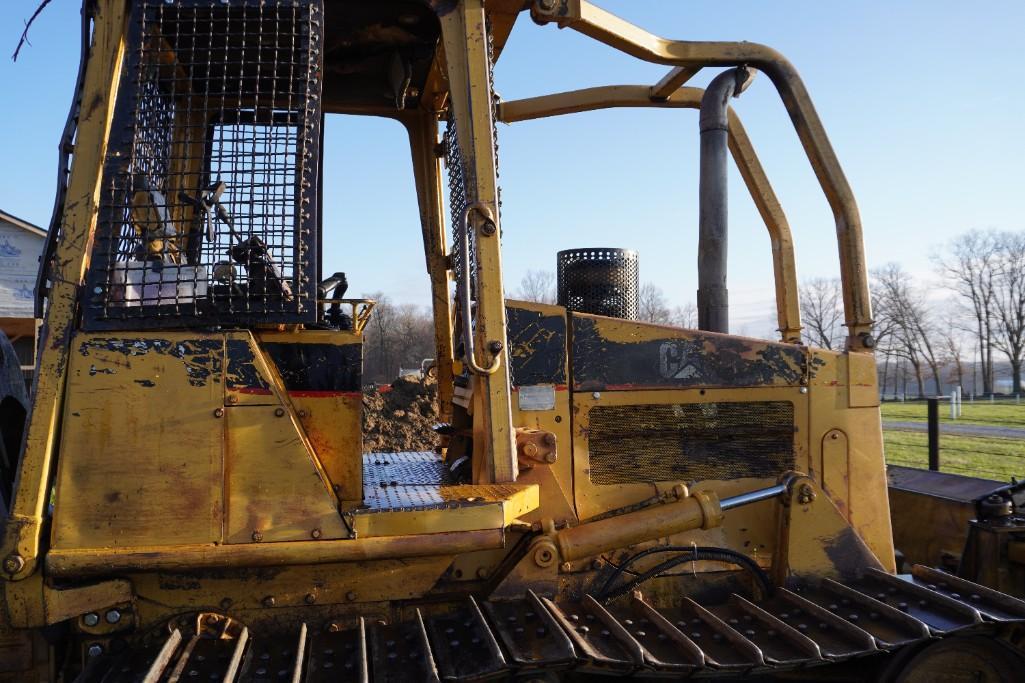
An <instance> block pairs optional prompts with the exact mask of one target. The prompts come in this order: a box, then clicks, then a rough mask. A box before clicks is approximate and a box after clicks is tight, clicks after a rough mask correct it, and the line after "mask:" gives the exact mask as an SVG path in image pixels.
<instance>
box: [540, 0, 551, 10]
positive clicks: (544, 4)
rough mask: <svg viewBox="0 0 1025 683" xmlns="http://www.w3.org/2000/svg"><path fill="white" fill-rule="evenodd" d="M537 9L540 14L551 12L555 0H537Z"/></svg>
mask: <svg viewBox="0 0 1025 683" xmlns="http://www.w3.org/2000/svg"><path fill="white" fill-rule="evenodd" d="M537 8H538V9H539V10H541V11H542V12H551V11H552V10H553V9H555V0H537Z"/></svg>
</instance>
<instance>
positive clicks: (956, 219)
mask: <svg viewBox="0 0 1025 683" xmlns="http://www.w3.org/2000/svg"><path fill="white" fill-rule="evenodd" d="M36 4H37V0H5V1H4V2H3V3H0V52H2V54H3V57H2V58H0V86H2V92H3V93H4V102H3V105H4V106H3V107H0V143H2V144H0V154H2V157H0V159H2V163H0V208H2V209H3V210H4V211H7V212H9V213H13V214H15V215H17V216H19V217H22V218H24V219H26V220H29V221H32V222H35V223H37V224H40V225H46V223H47V222H48V221H49V217H50V207H51V204H52V201H53V187H54V175H55V168H56V144H57V140H58V136H59V134H60V130H61V127H62V126H63V121H64V117H65V115H66V112H67V107H68V104H69V102H70V98H71V94H72V93H71V89H72V86H73V81H74V75H75V68H76V63H77V61H76V60H77V50H78V46H77V42H78V37H77V35H78V29H77V24H78V3H77V2H76V1H75V0H53V1H52V3H51V5H50V6H49V7H48V8H47V9H46V10H45V11H44V13H43V14H42V16H41V17H40V18H39V20H38V21H37V22H36V24H35V25H34V26H33V29H32V33H31V40H32V45H31V46H27V47H26V48H24V50H23V52H22V56H21V58H20V59H19V60H18V62H17V63H12V62H11V61H10V59H9V57H8V55H9V54H10V53H11V52H12V51H13V49H14V45H15V44H16V42H17V38H18V35H19V33H20V31H21V27H22V20H23V19H24V18H26V17H27V16H28V15H29V14H31V12H32V10H33V9H34V8H35V5H36ZM597 4H599V5H601V6H603V7H605V8H607V9H609V10H611V11H613V12H615V13H616V14H619V15H620V16H622V17H624V18H626V19H629V20H631V21H633V22H634V23H637V24H639V25H641V26H644V27H645V28H648V29H649V30H652V31H653V32H656V33H659V34H662V35H665V36H667V37H674V38H681V39H695V40H707V39H723V40H750V41H757V42H762V43H767V44H769V45H772V46H773V47H775V48H777V49H779V50H781V51H782V52H783V53H784V54H786V55H787V56H788V57H789V58H790V60H791V61H792V62H793V63H794V64H795V65H796V66H797V68H798V70H799V71H800V72H801V74H802V76H803V77H804V79H805V82H806V84H807V86H808V89H809V91H810V92H811V95H812V97H813V99H814V101H815V104H816V107H817V108H818V111H819V114H820V115H821V117H822V119H823V121H824V122H825V125H826V128H827V130H828V132H829V134H830V136H831V138H832V141H833V145H834V147H835V148H836V151H837V154H838V155H839V158H840V161H841V163H842V164H843V165H844V168H845V170H846V172H847V175H848V178H849V180H850V182H851V185H852V186H853V188H854V191H855V194H856V196H857V197H858V201H859V205H860V208H861V213H862V219H863V224H864V228H865V241H866V252H867V255H868V259H869V264H870V265H883V264H884V263H886V262H888V261H899V262H901V263H902V264H903V265H904V266H905V267H906V268H907V269H908V270H909V271H910V272H912V273H914V274H915V275H916V276H920V277H922V278H928V277H931V264H930V260H929V258H930V255H931V254H932V253H933V252H934V251H935V250H936V249H937V248H939V247H940V246H941V245H942V244H943V242H944V241H945V240H947V239H949V238H950V237H952V236H954V235H956V234H958V233H959V232H962V231H965V230H967V229H970V228H976V227H978V228H998V229H1009V230H1021V229H1025V219H1023V218H1022V208H1021V201H1022V198H1023V197H1025V192H1022V190H1021V184H1022V172H1021V166H1020V164H1021V159H1022V158H1023V157H1025V135H1023V134H1022V132H1021V130H1020V128H1019V126H1020V123H1021V121H1022V119H1023V118H1025V116H1023V115H1025V94H1023V89H1022V87H1021V85H1020V83H1019V80H1020V78H1019V76H1018V75H1017V72H1016V69H1015V67H1014V64H1016V63H1017V62H1018V54H1017V52H1018V50H1019V45H1020V41H1021V35H1020V32H1021V27H1022V26H1025V3H1023V2H1021V1H1020V0H1014V1H1011V0H1007V1H994V2H986V3H965V2H952V1H942V2H924V1H922V2H918V1H914V2H911V1H908V2H892V1H891V2H884V1H882V0H872V1H866V2H854V3H841V2H822V1H821V0H800V1H798V0H782V1H780V2H773V3H766V2H738V1H734V0H717V1H716V2H711V1H705V2H689V1H686V2H685V1H682V0H644V1H640V0H634V1H633V2H627V1H625V0H618V1H616V0H598V3H597ZM664 72H665V67H659V66H655V65H650V64H645V63H642V62H639V61H637V60H634V59H632V58H630V57H627V56H625V55H622V54H619V53H617V52H615V51H614V50H612V49H610V48H607V47H605V46H603V45H600V44H598V43H596V42H594V41H592V40H590V39H588V38H586V37H584V36H581V35H579V34H576V33H574V32H572V31H569V30H562V31H560V30H558V29H556V28H555V27H554V26H547V27H539V26H536V25H534V24H533V23H532V22H530V21H529V20H528V19H526V17H524V19H523V20H522V21H521V22H520V23H519V25H518V26H517V28H516V30H515V31H514V33H513V36H512V38H511V40H510V42H509V45H508V47H507V49H506V52H505V54H504V55H503V58H502V60H501V61H500V63H499V65H498V67H497V70H496V84H497V90H498V92H499V93H500V94H501V95H502V97H503V98H504V99H507V100H509V99H516V98H520V97H527V96H531V95H538V94H544V93H548V92H556V91H561V90H568V89H574V88H580V87H587V86H593V85H605V84H621V83H623V84H626V83H642V84H649V83H654V82H655V81H656V80H658V78H659V77H660V76H661V75H662V74H663V73H664ZM711 75H713V74H712V73H709V74H702V75H701V76H700V77H699V78H698V79H696V81H695V83H696V84H699V85H700V84H704V83H705V82H707V80H708V79H709V78H710V77H711ZM734 106H735V107H736V109H737V111H738V113H739V114H740V115H741V117H742V118H743V119H744V122H745V125H746V127H747V129H748V133H749V135H750V136H751V138H752V140H753V142H754V145H755V147H756V149H757V151H758V152H759V154H760V156H761V158H762V161H763V163H764V165H765V166H766V169H767V171H768V173H769V177H770V179H771V180H772V181H773V184H774V186H775V188H776V191H777V194H778V195H779V197H780V200H781V202H782V204H783V207H784V209H785V210H786V212H787V214H788V217H789V219H790V223H791V226H792V229H793V231H794V235H795V239H796V244H797V254H798V272H799V275H800V277H802V278H808V277H820V276H827V277H828V276H833V275H835V274H836V273H837V269H838V264H837V256H836V243H835V237H834V232H833V221H832V216H831V213H830V211H829V209H828V207H827V205H826V202H825V199H824V198H823V196H822V194H821V192H820V190H819V188H818V185H817V183H816V181H815V178H814V176H813V175H812V173H811V170H810V168H809V167H808V163H807V161H806V159H805V157H804V155H803V151H802V150H801V148H800V145H799V144H798V141H797V138H796V135H795V134H794V132H793V129H792V127H791V125H790V121H789V119H788V118H787V116H786V113H785V111H784V110H783V107H782V105H781V104H780V102H779V98H778V97H777V96H776V94H775V92H774V91H773V89H772V86H771V84H770V83H769V81H768V79H766V78H764V77H760V78H758V79H756V81H755V83H754V85H753V86H752V87H751V88H750V89H749V90H748V91H747V92H746V93H745V94H744V95H743V97H742V98H741V99H740V100H738V101H735V103H734ZM499 141H500V144H501V162H502V166H501V181H502V186H503V200H504V205H503V232H504V247H505V250H504V259H505V271H506V275H505V279H506V287H507V289H508V290H510V291H514V290H515V289H516V287H517V285H518V283H519V280H520V278H521V277H522V276H523V274H524V272H525V271H526V270H527V269H528V268H545V269H549V270H553V269H554V265H555V252H556V251H558V250H559V249H565V248H571V247H583V246H614V247H631V248H635V249H637V250H638V251H639V252H640V258H641V275H642V279H643V280H647V281H652V282H654V283H655V284H657V285H658V286H659V287H661V288H662V289H663V290H664V291H665V292H666V294H667V296H668V297H669V298H670V300H671V301H673V302H674V303H683V302H685V301H689V300H691V299H692V298H693V293H694V289H695V287H696V274H695V263H696V246H697V168H698V158H697V148H698V147H697V143H698V132H697V117H696V114H695V113H694V112H690V111H685V110H678V111H640V110H619V111H606V112H591V113H584V114H576V115H572V116H567V117H561V118H559V119H555V120H549V121H540V122H524V123H519V124H514V125H510V126H506V125H501V126H500V127H499ZM325 154H326V186H327V192H326V200H325V231H326V232H325V243H326V244H327V245H328V246H327V254H326V258H325V270H326V271H327V272H332V271H333V270H336V269H337V270H345V271H346V272H348V274H349V282H350V283H351V284H352V288H351V290H350V292H352V293H361V292H371V291H377V290H381V291H384V292H385V293H387V294H389V295H390V296H391V297H392V298H393V299H395V300H398V301H408V302H414V303H426V302H427V301H428V296H427V282H428V281H427V276H426V273H425V272H424V266H423V256H422V252H421V246H420V244H421V243H420V237H419V226H418V220H417V209H416V200H415V196H414V194H413V189H412V186H413V185H412V172H411V169H410V163H409V157H408V149H407V147H406V140H405V135H404V134H403V132H402V130H401V129H400V128H399V127H398V125H397V124H394V123H392V122H389V121H381V120H359V119H355V118H352V117H332V120H330V121H329V124H328V129H327V142H326V150H325ZM730 189H731V201H730V212H731V214H730V216H731V242H730V273H729V274H730V292H731V300H732V302H733V304H734V308H733V311H732V317H733V327H734V329H735V330H736V331H740V332H747V333H765V332H767V331H768V329H770V328H771V327H772V323H771V321H772V318H773V312H772V308H771V307H772V292H771V288H772V271H771V264H770V253H769V242H768V239H767V237H766V236H765V230H764V227H763V226H762V225H761V222H760V219H759V218H758V216H757V214H756V212H755V210H754V207H753V206H752V205H751V202H750V200H749V199H748V198H747V196H746V192H745V190H744V188H743V186H742V184H741V183H740V179H739V176H737V175H736V174H735V173H734V174H733V177H732V178H731V188H730Z"/></svg>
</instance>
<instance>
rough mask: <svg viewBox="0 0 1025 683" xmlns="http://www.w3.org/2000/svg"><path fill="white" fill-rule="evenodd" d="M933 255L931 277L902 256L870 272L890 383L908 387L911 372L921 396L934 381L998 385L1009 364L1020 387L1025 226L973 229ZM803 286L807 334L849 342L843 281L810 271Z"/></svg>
mask: <svg viewBox="0 0 1025 683" xmlns="http://www.w3.org/2000/svg"><path fill="white" fill-rule="evenodd" d="M932 260H933V267H934V277H933V278H931V279H930V280H929V281H927V282H921V281H918V280H916V279H915V278H914V277H913V276H912V275H911V274H909V273H907V272H906V271H904V270H903V268H902V267H901V266H900V265H899V264H897V263H889V264H886V265H885V266H883V267H882V268H878V269H876V270H873V271H872V272H871V274H870V277H871V282H870V287H871V291H872V312H873V316H874V318H875V328H874V329H875V338H876V357H877V360H878V362H879V372H880V379H879V383H880V387H881V388H882V391H883V392H884V393H887V389H888V387H889V386H890V385H891V383H892V384H893V392H894V393H895V394H896V393H898V383H899V382H900V380H901V379H905V378H906V377H908V376H909V377H910V378H911V380H912V382H913V386H914V388H915V389H916V390H917V394H918V395H919V396H924V395H926V386H927V384H928V383H929V382H931V383H932V385H933V387H934V388H935V391H936V393H941V392H942V390H943V387H944V386H945V385H956V386H961V387H964V388H965V389H966V390H967V389H968V386H969V384H970V385H971V391H973V392H975V393H981V394H992V393H994V391H995V389H996V386H995V385H996V382H995V380H996V374H997V369H998V368H999V367H1000V366H1001V365H1003V366H1004V367H1006V368H1008V369H1009V371H1010V372H1009V374H1010V380H1011V382H1010V393H1018V392H1019V391H1021V390H1022V365H1023V362H1025V232H1006V231H996V230H990V231H980V230H973V231H971V232H967V233H964V234H962V235H959V236H958V237H956V238H954V239H953V240H951V241H950V242H949V243H948V244H946V245H944V246H943V248H942V249H941V250H940V251H939V252H938V253H937V254H935V255H934V256H933V259H932ZM800 295H801V296H800V298H801V317H802V322H803V324H804V333H805V338H806V341H807V342H808V343H809V344H812V345H814V346H820V347H823V348H827V349H836V348H838V347H842V345H843V340H844V338H845V336H846V335H845V331H844V329H843V297H842V290H841V287H840V281H839V280H838V279H813V280H808V281H806V282H805V283H804V284H803V285H802V286H801V288H800ZM969 372H971V377H968V376H967V374H968V373H969ZM900 393H904V392H900Z"/></svg>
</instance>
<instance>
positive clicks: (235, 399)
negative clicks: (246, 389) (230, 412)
mask: <svg viewBox="0 0 1025 683" xmlns="http://www.w3.org/2000/svg"><path fill="white" fill-rule="evenodd" d="M228 403H232V404H234V403H238V396H236V395H235V394H232V395H230V396H228Z"/></svg>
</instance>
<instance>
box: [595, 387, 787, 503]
mask: <svg viewBox="0 0 1025 683" xmlns="http://www.w3.org/2000/svg"><path fill="white" fill-rule="evenodd" d="M588 434H589V443H588V448H589V452H590V459H591V481H592V482H593V483H595V484H627V483H633V482H642V481H643V482H647V481H676V480H679V481H702V480H705V479H737V478H741V477H775V476H777V475H779V474H780V473H782V472H784V471H786V470H790V469H793V468H794V406H793V404H792V403H790V402H788V401H765V402H752V403H687V404H679V403H675V404H667V405H632V406H596V407H594V408H592V409H591V411H590V426H589V430H588Z"/></svg>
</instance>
